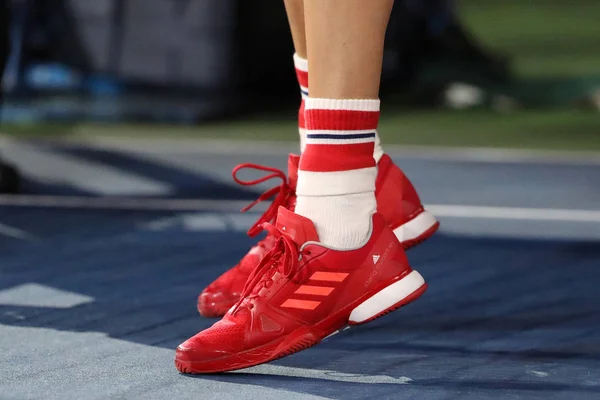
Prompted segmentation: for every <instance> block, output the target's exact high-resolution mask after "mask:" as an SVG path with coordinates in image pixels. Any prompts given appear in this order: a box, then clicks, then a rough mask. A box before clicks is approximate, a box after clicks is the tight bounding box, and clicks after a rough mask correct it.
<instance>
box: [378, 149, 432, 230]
mask: <svg viewBox="0 0 600 400" xmlns="http://www.w3.org/2000/svg"><path fill="white" fill-rule="evenodd" d="M378 167H379V173H378V177H377V182H376V189H375V196H376V197H377V211H379V212H380V213H381V214H382V215H383V217H384V218H385V220H386V222H387V223H388V225H389V226H390V227H392V228H396V227H398V226H400V225H402V224H404V223H406V222H407V221H409V220H411V219H412V218H414V216H416V215H417V214H419V213H420V212H422V211H423V206H422V204H421V199H420V198H419V195H418V194H417V191H416V189H415V187H414V186H413V185H412V183H411V182H410V180H409V179H408V178H407V177H406V175H404V173H403V172H402V170H401V169H400V168H398V167H397V166H396V165H395V164H394V163H393V162H392V160H391V159H390V158H389V156H387V155H384V156H383V157H382V158H381V161H380V162H379V166H378Z"/></svg>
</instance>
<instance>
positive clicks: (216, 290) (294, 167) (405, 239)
mask: <svg viewBox="0 0 600 400" xmlns="http://www.w3.org/2000/svg"><path fill="white" fill-rule="evenodd" d="M299 161H300V157H299V156H297V155H294V154H290V156H289V159H288V179H287V181H286V177H285V175H284V173H283V172H282V171H280V170H277V169H273V168H268V167H263V166H259V165H254V164H242V165H240V166H238V167H236V168H235V169H234V171H233V175H234V179H235V180H236V182H238V183H240V184H242V185H254V184H258V183H261V182H264V181H266V180H268V179H272V178H280V179H281V180H282V184H281V185H280V186H278V187H275V188H273V189H271V190H269V191H267V192H265V193H264V194H263V195H262V196H260V197H259V199H258V200H257V201H255V202H254V203H252V204H251V205H250V206H249V207H246V208H245V209H244V210H247V209H249V208H250V207H252V206H254V205H255V204H256V203H257V202H259V201H263V200H267V199H269V198H270V197H272V196H274V195H275V194H277V197H275V200H274V201H273V204H272V205H271V207H269V209H268V210H267V211H266V212H265V214H264V215H263V216H262V217H261V218H260V219H259V220H258V221H257V222H256V224H254V225H253V226H252V228H250V230H249V231H248V234H250V235H251V236H253V235H257V234H258V233H259V232H260V224H261V223H263V222H271V223H273V219H274V217H275V212H276V210H277V207H278V206H279V205H284V206H286V207H287V208H288V209H291V210H293V206H294V205H295V201H296V196H295V189H296V182H297V180H298V163H299ZM377 166H378V171H377V181H376V184H375V187H376V190H375V196H376V197H377V211H378V212H379V213H380V214H381V215H382V216H383V218H384V219H385V221H386V222H387V224H388V226H389V227H391V228H392V229H393V231H394V234H395V235H396V237H397V238H398V240H399V241H400V243H402V245H403V246H404V248H405V249H408V248H410V247H413V246H415V245H417V244H419V243H421V242H423V241H424V240H426V239H428V238H429V237H430V236H431V235H433V234H434V233H435V231H436V230H437V229H438V227H439V222H438V221H437V220H436V219H435V217H434V216H433V215H432V214H431V213H429V212H428V211H427V210H425V209H424V208H423V205H422V204H421V199H420V198H419V195H418V194H417V191H416V190H415V188H414V186H413V185H412V183H411V182H410V180H409V179H408V178H407V177H406V176H405V175H404V174H403V173H402V171H401V170H400V168H398V167H397V166H396V165H395V164H394V162H393V161H392V159H391V158H390V157H389V156H388V155H384V156H383V157H382V158H381V160H380V161H379V163H378V164H377ZM243 168H255V169H259V170H263V171H269V172H272V173H271V174H270V175H268V176H265V177H264V178H262V179H258V180H256V181H249V182H246V181H241V180H239V179H238V178H237V176H236V173H237V172H238V171H239V170H240V169H243ZM273 243H274V240H273V238H272V237H271V236H269V235H267V237H266V239H264V240H262V241H260V242H258V244H257V245H256V246H254V247H252V249H250V252H249V253H248V254H246V256H244V258H242V260H241V261H240V262H239V263H238V264H237V265H236V266H234V267H233V268H231V269H230V270H228V271H227V272H225V273H224V274H223V275H221V276H220V277H218V278H217V280H215V281H214V282H213V283H211V284H210V285H209V286H208V287H207V288H206V289H204V291H203V292H202V293H201V294H200V296H199V297H198V311H199V312H200V314H201V315H203V316H205V317H220V316H223V315H224V314H225V313H226V312H227V310H229V309H230V308H231V307H232V306H233V305H234V304H235V302H236V301H238V300H239V298H240V294H241V292H242V289H243V288H244V284H245V283H246V279H247V278H248V276H249V275H250V273H251V272H252V270H253V269H254V267H255V266H256V265H257V264H258V262H259V261H260V259H261V258H262V257H263V256H264V255H265V254H266V253H267V252H268V251H269V250H270V249H271V246H272V244H273Z"/></svg>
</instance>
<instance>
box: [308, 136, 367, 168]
mask: <svg viewBox="0 0 600 400" xmlns="http://www.w3.org/2000/svg"><path fill="white" fill-rule="evenodd" d="M374 150H375V143H374V142H369V143H356V144H341V145H340V144H307V145H306V149H305V150H304V152H303V153H302V157H301V158H300V170H302V171H312V172H336V171H349V170H353V169H362V168H370V167H374V166H375V159H374V158H373V151H374Z"/></svg>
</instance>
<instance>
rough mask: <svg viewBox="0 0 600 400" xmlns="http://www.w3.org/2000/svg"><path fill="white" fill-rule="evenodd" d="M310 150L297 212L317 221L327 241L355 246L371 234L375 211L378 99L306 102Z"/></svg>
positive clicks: (303, 160)
mask: <svg viewBox="0 0 600 400" xmlns="http://www.w3.org/2000/svg"><path fill="white" fill-rule="evenodd" d="M304 115H305V118H306V149H305V151H304V152H303V153H302V156H301V158H300V167H299V171H298V187H297V189H296V193H297V195H298V201H297V204H296V210H295V211H296V213H298V214H300V215H303V216H305V217H307V218H309V219H311V220H312V221H313V223H314V224H315V227H316V228H317V233H318V234H319V239H320V240H321V242H322V243H324V244H325V245H328V246H331V247H335V248H341V249H351V248H356V247H358V246H359V245H361V244H362V243H363V242H364V241H365V239H366V238H367V236H368V234H369V231H370V226H371V215H372V214H373V213H374V212H375V210H376V208H377V204H376V201H375V179H376V176H377V168H376V166H375V165H376V164H375V159H374V157H373V154H374V147H375V137H376V133H375V132H376V129H377V123H378V121H379V100H353V99H344V100H336V99H313V98H307V99H306V100H305V114H304Z"/></svg>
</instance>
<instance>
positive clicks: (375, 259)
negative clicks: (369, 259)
mask: <svg viewBox="0 0 600 400" xmlns="http://www.w3.org/2000/svg"><path fill="white" fill-rule="evenodd" d="M377 261H379V254H373V265H375V264H377Z"/></svg>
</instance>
